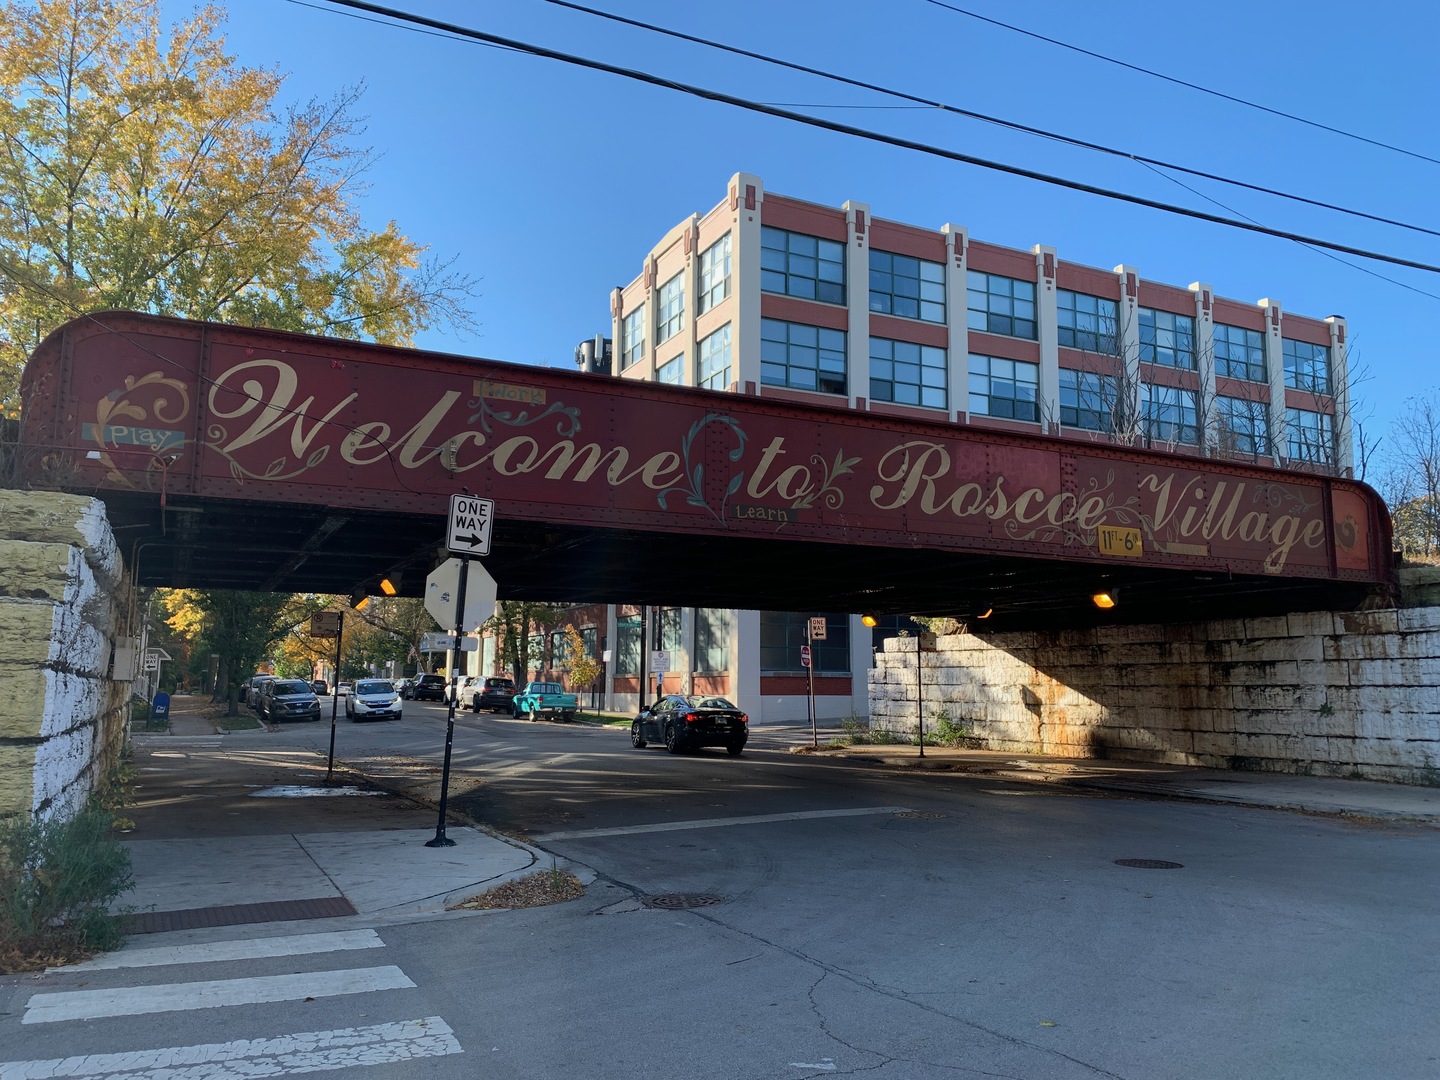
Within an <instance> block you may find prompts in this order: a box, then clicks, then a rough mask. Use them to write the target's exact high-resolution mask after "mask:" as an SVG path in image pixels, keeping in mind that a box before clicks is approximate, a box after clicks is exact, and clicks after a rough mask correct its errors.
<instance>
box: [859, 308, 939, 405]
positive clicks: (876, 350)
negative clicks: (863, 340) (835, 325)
mask: <svg viewBox="0 0 1440 1080" xmlns="http://www.w3.org/2000/svg"><path fill="white" fill-rule="evenodd" d="M872 295H873V294H872ZM945 382H946V380H945V350H944V349H938V348H936V347H935V346H933V345H916V344H915V343H914V342H911V341H891V340H890V339H889V338H871V339H870V397H871V398H872V399H874V400H875V401H894V402H897V403H898V404H901V405H924V406H926V407H927V408H931V409H944V408H947V407H948V405H947V398H946V394H945Z"/></svg>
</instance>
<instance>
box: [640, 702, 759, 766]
mask: <svg viewBox="0 0 1440 1080" xmlns="http://www.w3.org/2000/svg"><path fill="white" fill-rule="evenodd" d="M749 725H750V717H748V716H746V715H745V714H744V713H743V712H741V711H740V709H738V708H737V707H736V706H735V705H733V704H731V703H730V702H729V701H727V700H726V699H725V698H723V697H714V696H713V695H709V694H694V695H691V696H690V697H684V696H682V695H680V694H669V695H666V696H665V697H663V698H661V699H660V700H659V701H657V702H655V703H654V704H652V705H647V706H645V707H644V708H643V709H641V710H640V715H639V716H637V717H636V718H635V719H634V721H632V722H631V724H630V743H631V745H632V746H636V747H641V748H643V747H645V746H646V744H648V743H650V742H663V743H664V744H665V749H666V750H668V751H670V753H672V754H681V753H684V752H685V751H687V750H696V749H699V748H700V747H702V746H723V747H725V750H726V752H727V753H729V754H731V755H732V756H734V755H738V754H740V753H741V752H742V751H743V750H744V749H745V740H746V739H748V738H749V737H750V726H749Z"/></svg>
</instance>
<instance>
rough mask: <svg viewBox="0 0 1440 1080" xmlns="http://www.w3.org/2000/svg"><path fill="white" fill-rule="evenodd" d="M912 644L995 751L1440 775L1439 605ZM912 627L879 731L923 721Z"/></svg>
mask: <svg viewBox="0 0 1440 1080" xmlns="http://www.w3.org/2000/svg"><path fill="white" fill-rule="evenodd" d="M937 646H938V647H937V650H936V651H935V652H933V653H925V654H922V656H921V659H922V661H923V680H924V683H923V688H921V689H920V691H919V693H920V694H922V695H923V702H924V711H925V717H926V726H927V729H928V728H929V727H931V726H932V725H933V724H934V723H935V722H936V720H937V718H938V717H939V716H940V715H941V714H942V713H943V714H944V715H945V716H948V718H949V719H950V721H951V722H952V723H954V724H957V725H959V726H962V727H965V728H968V729H969V730H971V731H972V732H973V733H974V734H975V735H976V736H978V737H979V738H981V739H983V740H984V745H986V746H987V747H989V748H991V749H997V750H1010V751H1016V752H1022V753H1039V754H1054V755H1058V756H1064V757H1082V758H1096V757H1103V758H1115V759H1123V760H1129V761H1154V762H1163V763H1168V764H1176V765H1200V766H1207V767H1213V768H1227V769H1253V770H1262V771H1273V772H1290V773H1302V774H1310V775H1327V776H1348V777H1357V778H1366V779H1374V780H1390V781H1396V782H1400V783H1418V784H1440V607H1417V608H1399V609H1389V610H1381V611H1368V612H1309V613H1304V614H1291V615H1285V616H1279V617H1272V618H1262V619H1237V620H1225V621H1213V622H1206V623H1187V624H1173V625H1152V626H1127V627H1106V628H1100V629H1095V630H1087V631H1066V632H1058V633H1048V634H1040V633H1005V634H993V633H992V634H985V633H983V632H982V633H979V634H977V633H964V634H957V635H950V636H944V637H941V638H939V639H938V642H937ZM914 649H915V639H914V638H908V639H907V638H895V639H891V640H889V641H887V642H886V643H885V650H884V652H883V653H880V654H878V655H877V657H876V667H875V670H874V671H873V672H872V673H871V681H870V723H871V726H873V727H880V728H885V729H888V730H893V731H901V732H909V733H913V732H914V731H915V729H916V727H917V705H916V697H917V681H916V655H915V651H914Z"/></svg>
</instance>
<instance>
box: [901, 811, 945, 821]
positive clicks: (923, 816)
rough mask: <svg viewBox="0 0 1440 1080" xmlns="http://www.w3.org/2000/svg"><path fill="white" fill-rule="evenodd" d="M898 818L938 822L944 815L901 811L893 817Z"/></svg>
mask: <svg viewBox="0 0 1440 1080" xmlns="http://www.w3.org/2000/svg"><path fill="white" fill-rule="evenodd" d="M895 816H896V817H898V818H908V819H909V820H911V821H938V820H939V819H940V818H943V817H944V816H945V815H944V814H931V813H927V812H926V811H924V810H901V811H900V812H899V813H898V814H896V815H895Z"/></svg>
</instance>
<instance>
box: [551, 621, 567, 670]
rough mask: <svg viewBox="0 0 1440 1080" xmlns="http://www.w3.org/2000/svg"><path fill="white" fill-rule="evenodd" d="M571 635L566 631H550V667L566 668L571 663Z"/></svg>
mask: <svg viewBox="0 0 1440 1080" xmlns="http://www.w3.org/2000/svg"><path fill="white" fill-rule="evenodd" d="M570 660H571V657H570V635H569V634H567V633H566V632H565V631H564V630H551V631H550V666H551V667H552V668H564V667H567V666H568V665H569V663H570Z"/></svg>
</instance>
